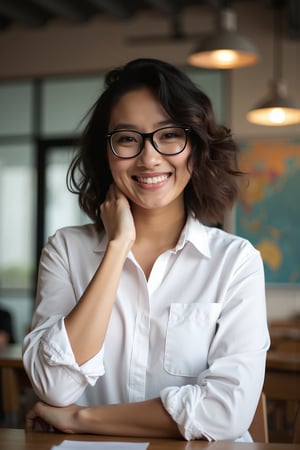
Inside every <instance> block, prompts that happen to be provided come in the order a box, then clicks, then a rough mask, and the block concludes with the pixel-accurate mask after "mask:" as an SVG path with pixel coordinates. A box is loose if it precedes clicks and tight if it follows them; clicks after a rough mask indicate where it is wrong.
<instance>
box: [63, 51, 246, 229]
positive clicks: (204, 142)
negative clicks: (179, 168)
mask: <svg viewBox="0 0 300 450" xmlns="http://www.w3.org/2000/svg"><path fill="white" fill-rule="evenodd" d="M142 87H148V88H150V89H151V90H152V91H153V92H154V93H155V95H156V96H157V98H158V99H159V101H160V102H161V104H162V106H163V107H164V109H165V111H166V112H167V114H168V115H169V116H170V118H171V119H172V120H173V121H174V122H175V123H178V124H182V125H186V126H189V127H190V128H191V133H190V136H189V138H190V141H191V154H190V157H189V161H188V165H189V167H192V170H191V179H190V181H189V183H188V185H187V186H186V188H185V192H184V199H185V208H186V211H187V213H192V214H194V215H195V217H196V218H198V219H199V220H200V221H203V222H205V223H210V224H216V223H220V222H222V221H223V217H224V213H225V212H226V211H227V210H229V209H230V208H231V207H232V205H233V203H234V202H235V200H236V199H237V196H238V191H239V181H238V180H239V176H240V175H242V172H240V171H239V169H238V164H237V154H238V148H237V145H236V143H235V141H234V140H233V138H232V135H231V132H230V130H229V129H228V128H226V127H224V126H222V125H218V124H217V123H216V119H215V116H214V112H213V108H212V104H211V101H210V99H209V98H208V96H207V95H206V94H205V93H204V92H203V91H202V90H201V89H199V87H197V86H196V84H195V83H193V82H192V81H191V79H190V78H189V77H188V76H187V75H186V74H185V73H184V72H183V71H181V70H179V69H178V68H176V67H175V66H173V65H171V64H169V63H166V62H164V61H160V60H157V59H145V58H142V59H135V60H133V61H131V62H129V63H128V64H126V65H125V66H123V67H119V68H116V69H114V70H111V71H110V72H108V73H107V75H106V77H105V89H104V92H103V93H102V94H101V96H100V97H99V99H98V100H97V101H96V103H95V104H94V105H93V107H92V109H91V110H90V112H89V114H88V122H87V125H86V127H85V130H84V131H83V134H82V137H81V140H80V145H79V149H78V152H77V154H76V155H75V157H74V159H73V161H72V163H71V165H70V167H69V170H68V174H67V185H68V189H69V190H70V191H71V192H73V193H76V194H78V195H79V204H80V207H81V208H82V209H83V211H84V212H85V213H86V214H87V215H88V216H89V217H90V218H91V219H92V221H93V222H94V223H95V224H96V225H97V227H98V229H102V228H103V224H102V221H101V217H100V214H99V205H100V204H101V203H102V202H103V201H104V199H105V196H106V192H107V190H108V188H109V185H110V184H111V182H112V175H111V172H110V168H109V165H108V158H107V139H106V134H107V133H108V131H109V130H108V124H109V121H110V116H111V112H112V109H113V108H114V106H115V105H116V103H117V102H118V100H119V99H120V98H121V97H122V95H124V94H125V93H127V92H129V91H132V90H135V89H139V88H142Z"/></svg>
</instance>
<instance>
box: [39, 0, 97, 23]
mask: <svg viewBox="0 0 300 450" xmlns="http://www.w3.org/2000/svg"><path fill="white" fill-rule="evenodd" d="M31 1H33V3H35V4H36V5H38V6H41V7H42V8H43V9H46V10H47V11H48V12H49V13H51V14H53V15H54V16H59V17H63V18H65V19H67V20H70V21H71V22H76V23H81V22H85V21H86V20H88V19H89V18H90V17H91V15H92V14H93V13H95V9H94V8H93V7H92V6H91V5H89V4H88V3H87V2H81V3H78V2H76V1H74V0H31Z"/></svg>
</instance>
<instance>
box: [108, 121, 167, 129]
mask: <svg viewBox="0 0 300 450" xmlns="http://www.w3.org/2000/svg"><path fill="white" fill-rule="evenodd" d="M156 125H157V126H158V127H164V126H167V125H170V126H172V125H175V122H174V121H173V120H171V119H165V120H161V121H160V122H157V124H156ZM136 128H137V127H136V126H135V125H133V124H132V123H126V122H120V123H118V125H117V126H116V127H114V130H115V131H117V130H135V129H136Z"/></svg>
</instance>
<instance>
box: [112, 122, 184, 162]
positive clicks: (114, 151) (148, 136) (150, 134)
mask: <svg viewBox="0 0 300 450" xmlns="http://www.w3.org/2000/svg"><path fill="white" fill-rule="evenodd" d="M168 128H180V129H181V130H183V131H184V132H185V143H184V146H183V149H182V150H180V151H179V152H176V153H163V152H161V151H160V150H159V149H158V148H157V147H156V145H155V141H154V139H153V136H154V134H155V133H156V132H157V131H161V130H165V129H168ZM120 131H132V132H134V133H137V134H139V135H140V136H141V137H142V143H141V148H140V149H139V151H138V152H137V153H136V154H135V155H133V156H120V155H118V153H117V152H116V150H115V149H114V147H113V145H112V137H113V135H114V134H116V133H119V132H120ZM190 132H191V127H188V126H184V125H176V126H173V127H172V126H170V125H169V126H167V127H162V128H158V129H157V130H154V131H152V132H151V133H141V132H140V131H136V130H131V129H128V130H127V129H121V130H115V131H112V132H111V133H107V135H106V136H105V137H106V139H107V140H108V142H109V147H110V149H111V151H112V153H113V154H114V155H115V156H116V157H117V158H120V159H132V158H136V157H137V156H138V155H140V154H141V153H142V151H143V149H144V147H145V141H146V139H150V142H151V144H152V147H153V148H154V149H155V150H156V151H157V153H159V154H160V155H163V156H175V155H179V154H180V153H182V152H183V151H184V149H185V148H186V145H187V142H188V133H190Z"/></svg>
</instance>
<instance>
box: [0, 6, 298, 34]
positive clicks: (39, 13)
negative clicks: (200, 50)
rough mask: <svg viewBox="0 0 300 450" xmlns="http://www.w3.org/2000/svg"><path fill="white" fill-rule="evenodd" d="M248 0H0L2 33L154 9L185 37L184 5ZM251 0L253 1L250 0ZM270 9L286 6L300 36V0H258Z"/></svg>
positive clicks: (289, 25)
mask: <svg viewBox="0 0 300 450" xmlns="http://www.w3.org/2000/svg"><path fill="white" fill-rule="evenodd" d="M243 1H245V0H0V33H1V32H2V33H3V32H5V31H6V30H8V29H10V28H11V27H12V26H15V25H21V26H25V27H28V28H40V27H45V26H47V24H49V23H50V22H51V21H53V20H55V19H62V20H66V21H68V22H70V23H72V24H74V25H76V24H80V23H85V22H88V21H89V20H91V19H92V18H93V17H94V16H96V15H99V16H101V14H102V15H103V14H109V15H111V16H112V17H114V18H117V19H119V20H123V21H124V20H127V19H130V18H132V17H134V16H135V15H136V14H138V13H139V12H140V11H143V10H144V11H145V10H152V11H157V12H158V13H160V14H162V15H164V16H167V17H169V18H170V21H171V23H172V25H173V26H172V30H173V37H175V38H176V37H178V38H180V37H182V36H181V29H180V16H181V13H182V11H183V10H184V8H187V7H189V6H191V5H203V6H206V7H211V8H212V9H219V8H221V7H226V6H233V7H234V4H235V3H242V2H243ZM248 1H249V0H248ZM254 1H256V2H259V3H261V4H262V5H264V6H265V7H267V8H272V6H275V5H280V6H283V8H284V10H285V12H286V17H287V27H286V29H287V33H288V37H289V38H291V39H300V1H299V0H254Z"/></svg>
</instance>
